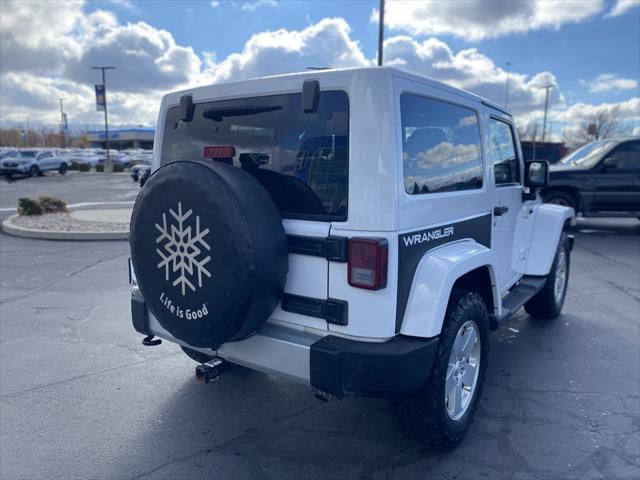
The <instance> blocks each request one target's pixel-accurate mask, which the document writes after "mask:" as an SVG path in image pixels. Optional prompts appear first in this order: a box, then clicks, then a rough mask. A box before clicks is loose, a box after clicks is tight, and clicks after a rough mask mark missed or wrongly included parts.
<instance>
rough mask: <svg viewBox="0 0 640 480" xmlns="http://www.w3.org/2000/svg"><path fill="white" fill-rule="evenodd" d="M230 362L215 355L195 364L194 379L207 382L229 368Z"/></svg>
mask: <svg viewBox="0 0 640 480" xmlns="http://www.w3.org/2000/svg"><path fill="white" fill-rule="evenodd" d="M230 366H231V364H230V363H229V362H226V361H224V360H223V359H221V358H218V357H215V358H213V359H212V360H210V361H208V362H207V363H203V364H201V365H198V366H196V381H197V382H198V383H209V382H212V381H214V380H217V379H218V378H219V377H220V375H222V374H223V373H224V372H226V371H227V370H229V367H230Z"/></svg>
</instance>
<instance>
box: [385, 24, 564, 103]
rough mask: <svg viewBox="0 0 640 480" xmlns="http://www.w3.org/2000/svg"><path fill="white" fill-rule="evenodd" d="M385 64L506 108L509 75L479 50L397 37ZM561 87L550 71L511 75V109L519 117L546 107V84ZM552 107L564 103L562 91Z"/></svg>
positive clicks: (554, 92)
mask: <svg viewBox="0 0 640 480" xmlns="http://www.w3.org/2000/svg"><path fill="white" fill-rule="evenodd" d="M384 49H385V59H386V60H385V64H387V65H393V66H398V67H402V68H405V69H407V70H412V71H415V72H416V73H420V74H422V75H426V76H428V77H430V78H433V79H436V80H440V81H443V82H445V83H448V84H451V85H454V86H456V87H459V88H463V89H466V90H469V91H471V92H473V93H476V94H478V95H480V96H482V97H485V98H487V99H488V100H491V101H492V102H494V103H496V104H498V105H504V102H505V94H506V82H507V72H506V71H505V70H503V69H502V68H500V67H498V66H497V65H495V64H494V62H493V61H492V60H491V59H490V58H489V57H487V56H485V55H483V54H481V53H480V52H478V51H477V50H476V49H474V48H471V49H466V50H460V51H459V52H457V53H455V52H453V50H451V48H450V47H449V46H448V45H447V44H446V43H444V42H442V41H441V40H438V39H435V38H430V39H427V40H424V41H423V42H418V41H416V40H414V39H412V38H410V37H405V36H396V37H391V38H389V39H387V40H386V41H385V45H384ZM550 84H551V85H558V82H557V80H556V78H555V76H554V75H553V74H552V73H550V72H541V73H538V74H536V75H534V76H532V77H528V76H526V75H523V74H519V73H514V72H512V73H510V74H509V110H510V111H512V112H514V113H516V114H523V113H529V112H531V111H532V110H536V109H540V108H542V105H543V103H544V96H545V91H544V89H543V88H542V87H543V86H545V85H550ZM550 101H551V103H552V104H556V103H558V102H560V103H562V102H563V101H564V100H563V98H562V96H561V94H560V93H559V92H558V89H552V90H551V92H550Z"/></svg>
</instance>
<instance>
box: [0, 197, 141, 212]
mask: <svg viewBox="0 0 640 480" xmlns="http://www.w3.org/2000/svg"><path fill="white" fill-rule="evenodd" d="M134 203H135V202H134V201H133V200H126V201H116V202H80V203H72V204H69V205H67V207H69V208H83V207H99V206H105V205H133V204H134ZM15 211H16V207H11V208H0V212H15Z"/></svg>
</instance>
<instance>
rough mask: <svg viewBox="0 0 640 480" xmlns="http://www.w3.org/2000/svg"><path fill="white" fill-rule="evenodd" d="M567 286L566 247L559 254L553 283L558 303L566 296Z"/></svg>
mask: <svg viewBox="0 0 640 480" xmlns="http://www.w3.org/2000/svg"><path fill="white" fill-rule="evenodd" d="M566 286H567V253H566V252H565V250H564V248H561V249H560V253H559V254H558V263H557V265H556V279H555V283H554V285H553V295H554V297H555V300H556V304H559V303H560V302H561V301H562V297H563V296H564V290H565V288H566Z"/></svg>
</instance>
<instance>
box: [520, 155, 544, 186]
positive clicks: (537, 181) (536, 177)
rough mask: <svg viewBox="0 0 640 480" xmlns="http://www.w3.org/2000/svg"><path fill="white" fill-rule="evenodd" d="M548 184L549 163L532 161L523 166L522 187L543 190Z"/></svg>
mask: <svg viewBox="0 0 640 480" xmlns="http://www.w3.org/2000/svg"><path fill="white" fill-rule="evenodd" d="M548 183H549V162H547V161H546V160H532V161H530V162H525V164H524V186H525V187H529V188H530V189H532V190H535V189H536V188H544V187H546V186H547V184H548Z"/></svg>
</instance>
